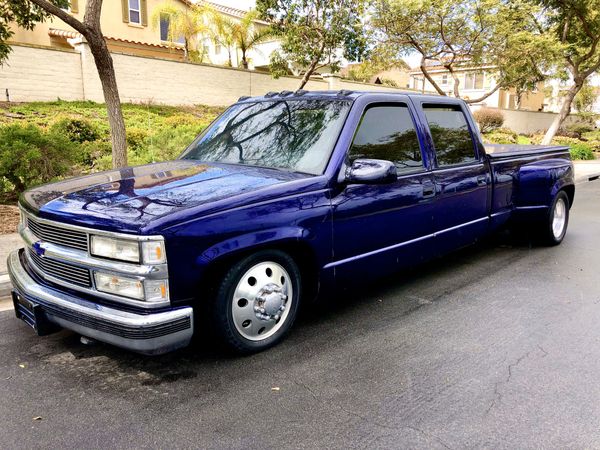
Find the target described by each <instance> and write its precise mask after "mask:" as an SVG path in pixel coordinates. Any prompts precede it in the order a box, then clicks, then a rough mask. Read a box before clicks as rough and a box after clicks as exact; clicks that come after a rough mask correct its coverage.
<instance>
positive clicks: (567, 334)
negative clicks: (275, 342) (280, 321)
mask: <svg viewBox="0 0 600 450" xmlns="http://www.w3.org/2000/svg"><path fill="white" fill-rule="evenodd" d="M599 279H600V182H590V183H585V184H582V185H579V186H578V191H577V194H576V201H575V205H574V207H573V209H572V216H571V224H570V230H569V233H568V235H567V237H566V239H565V241H564V243H563V244H562V245H561V246H559V247H554V248H537V247H532V246H530V245H529V244H528V243H527V242H524V243H519V244H514V243H512V241H511V240H510V239H509V238H508V237H506V236H500V237H498V238H496V239H493V240H491V241H489V242H486V243H483V244H480V245H478V246H477V247H474V248H471V249H469V250H466V251H462V252H459V253H457V254H454V255H452V256H450V257H447V258H444V259H442V260H438V261H435V262H433V263H430V264H428V265H427V266H425V267H420V268H418V269H417V270H414V271H410V272H406V273H404V274H402V275H398V276H397V277H394V278H392V279H388V280H385V281H384V282H381V283H379V284H377V285H376V286H374V287H373V286H372V287H370V288H367V289H365V290H364V291H363V292H355V293H352V294H350V293H346V294H341V295H340V298H338V299H336V300H335V301H333V302H331V303H330V304H328V305H327V306H326V307H318V308H317V307H315V308H313V310H311V311H309V312H308V313H307V314H305V315H304V317H303V318H302V319H301V320H300V322H299V323H298V324H297V325H296V326H295V329H294V330H293V333H292V334H291V335H290V336H289V338H288V339H287V340H286V341H285V342H284V343H283V344H282V345H280V346H278V347H276V348H274V349H272V350H270V351H268V352H265V353H261V354H258V355H254V356H251V357H243V358H241V357H230V356H225V355H223V354H220V353H218V352H216V351H213V350H211V349H210V345H209V343H207V344H205V345H204V346H196V347H194V348H190V349H185V350H182V351H179V352H176V353H173V354H169V355H165V356H162V357H155V358H149V357H142V356H138V355H134V354H131V353H126V352H124V351H121V350H117V349H114V348H112V347H109V346H104V345H97V346H92V347H86V346H83V345H82V344H80V343H79V340H78V337H77V336H76V335H73V334H71V333H69V332H61V333H58V334H55V335H52V336H48V337H45V338H38V337H36V336H34V335H33V333H32V332H31V331H30V330H29V329H28V328H27V326H26V325H24V324H22V323H21V322H19V321H17V320H16V319H15V318H14V317H13V313H12V311H4V312H0V417H1V418H0V421H1V424H0V429H1V430H2V432H1V433H2V437H1V443H0V447H4V448H22V447H30V448H44V447H45V448H50V447H52V448H61V447H65V448H90V447H95V448H126V447H162V448H172V447H195V448H284V447H285V448H315V447H321V448H323V447H328V448H344V449H345V448H409V447H410V448H428V449H429V448H465V447H467V448H482V447H486V448H524V447H528V448H533V447H535V448H542V447H546V448H547V447H552V448H571V447H574V448H584V447H585V448H600V426H599V424H600V326H599V324H600V283H599V281H598V280H599Z"/></svg>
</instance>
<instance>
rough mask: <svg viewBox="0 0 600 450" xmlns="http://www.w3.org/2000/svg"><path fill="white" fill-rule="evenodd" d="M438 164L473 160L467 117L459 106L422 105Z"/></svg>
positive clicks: (443, 164)
mask: <svg viewBox="0 0 600 450" xmlns="http://www.w3.org/2000/svg"><path fill="white" fill-rule="evenodd" d="M423 110H424V111H425V116H426V117H427V122H428V123H429V130H430V131H431V137H432V138H433V145H434V146H435V153H436V156H437V162H438V166H448V165H452V164H464V163H468V162H473V161H475V148H474V146H473V140H472V138H471V133H470V131H469V126H468V125H467V119H466V118H465V115H464V113H463V112H462V111H461V109H460V108H459V107H448V106H441V105H440V106H434V105H424V106H423Z"/></svg>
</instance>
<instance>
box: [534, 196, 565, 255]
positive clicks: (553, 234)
mask: <svg viewBox="0 0 600 450" xmlns="http://www.w3.org/2000/svg"><path fill="white" fill-rule="evenodd" d="M561 203H562V206H561V205H560V204H561ZM557 205H558V206H557ZM569 208H570V205H569V196H568V195H567V193H566V192H565V191H558V193H557V194H556V197H554V201H553V202H552V205H551V206H550V209H549V211H548V214H547V217H546V219H545V220H544V222H543V223H542V224H541V226H542V229H541V232H542V243H543V244H545V245H548V246H554V245H559V244H560V243H561V242H562V241H563V239H564V238H565V235H566V234H567V227H568V226H569ZM559 211H562V214H564V225H563V226H562V230H561V231H560V232H557V230H555V229H554V227H553V223H554V218H555V216H556V215H557V213H558V212H559Z"/></svg>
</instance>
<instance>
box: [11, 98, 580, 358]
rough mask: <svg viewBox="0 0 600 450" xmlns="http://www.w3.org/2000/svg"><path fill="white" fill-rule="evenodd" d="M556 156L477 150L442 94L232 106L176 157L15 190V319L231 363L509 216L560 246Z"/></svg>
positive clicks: (560, 168)
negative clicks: (224, 350) (207, 341)
mask: <svg viewBox="0 0 600 450" xmlns="http://www.w3.org/2000/svg"><path fill="white" fill-rule="evenodd" d="M574 195H575V187H574V182H573V165H572V163H571V160H570V156H569V151H568V148H566V147H542V146H527V147H525V146H488V147H486V146H484V145H483V144H482V141H481V138H480V135H479V132H478V130H477V127H476V124H475V122H474V121H473V117H472V116H471V113H470V111H469V108H468V107H467V105H466V104H465V103H464V102H463V101H461V100H459V99H453V98H446V97H440V96H426V95H417V94H408V93H407V94H404V93H402V94H396V93H373V92H370V93H368V92H349V91H340V92H310V93H309V92H304V91H297V92H287V91H286V92H281V93H269V94H267V95H265V96H263V97H256V98H241V99H240V100H239V101H238V102H237V103H236V104H234V105H233V106H231V107H230V108H229V109H227V110H226V111H225V112H224V113H223V114H222V115H221V116H220V117H218V118H217V119H216V120H215V121H214V122H213V123H212V124H211V125H210V126H209V127H208V128H207V129H206V130H205V131H204V132H203V133H202V134H201V135H200V136H198V138H197V139H196V140H195V141H194V142H193V143H192V144H191V145H190V146H189V147H188V148H187V149H186V150H185V151H184V152H183V154H182V155H181V156H180V158H179V159H177V160H175V161H169V162H163V163H156V164H150V165H145V166H140V167H127V168H123V169H119V170H111V171H108V172H103V173H96V174H92V175H89V176H84V177H80V178H75V179H70V180H65V181H60V182H57V183H52V184H48V185H44V186H40V187H36V188H34V189H31V190H29V191H27V192H25V193H24V194H23V195H22V196H21V198H20V201H19V204H20V209H21V222H20V224H19V232H20V233H21V235H22V237H23V239H24V241H25V248H24V249H21V250H19V251H16V252H14V253H12V254H11V255H10V257H9V259H8V267H9V272H10V277H11V279H12V282H13V285H14V291H13V300H14V306H15V312H16V315H17V317H18V318H20V319H22V320H23V321H25V322H26V323H27V324H29V325H30V326H31V327H33V328H34V329H35V330H36V331H37V333H38V334H40V335H43V334H48V333H51V332H54V331H56V330H57V329H60V328H67V329H70V330H73V331H75V332H76V333H79V334H81V335H82V336H85V337H87V338H90V339H96V340H99V341H103V342H107V343H110V344H113V345H116V346H120V347H123V348H126V349H130V350H133V351H136V352H140V353H146V354H158V353H164V352H167V351H170V350H173V349H176V348H179V347H182V346H185V345H187V344H188V343H189V342H190V340H191V339H192V336H193V334H194V332H199V331H203V330H204V328H205V327H211V328H212V331H213V332H214V333H215V335H216V336H218V338H219V339H220V341H221V342H222V343H224V344H226V345H227V346H229V347H230V348H231V349H233V350H236V351H238V352H241V353H251V352H256V351H260V350H263V349H266V348H268V347H270V346H272V345H274V344H276V343H278V342H280V341H281V340H282V338H283V337H284V336H285V335H286V333H287V332H288V331H289V330H290V328H291V326H292V324H293V323H294V319H295V318H296V316H297V314H298V310H299V308H300V307H301V305H302V304H310V305H314V303H312V302H313V301H314V300H316V299H317V298H319V297H321V298H322V297H326V296H327V295H328V293H331V292H332V291H333V290H335V289H336V286H337V288H338V289H339V287H340V286H350V285H352V284H353V283H357V282H360V283H365V282H367V281H368V280H372V279H373V278H375V277H380V276H383V275H386V274H390V273H394V272H398V271H399V270H400V269H402V268H404V267H407V266H411V265H415V264H417V263H420V262H423V261H426V260H429V259H431V258H435V257H438V256H441V255H444V254H446V253H448V252H450V251H452V250H455V249H458V248H460V247H464V246H467V245H469V244H472V243H474V242H475V241H477V240H478V239H480V238H482V237H484V236H486V235H488V234H489V233H492V232H494V231H495V230H498V229H499V228H501V227H503V226H507V225H509V224H520V226H524V227H527V228H528V229H529V230H530V231H533V233H534V234H535V235H536V236H538V237H540V238H541V239H542V240H543V241H544V242H545V243H546V244H548V245H556V244H559V243H560V242H561V241H562V240H563V237H564V236H565V233H566V230H567V225H568V219H569V209H570V207H571V205H572V204H573V198H574Z"/></svg>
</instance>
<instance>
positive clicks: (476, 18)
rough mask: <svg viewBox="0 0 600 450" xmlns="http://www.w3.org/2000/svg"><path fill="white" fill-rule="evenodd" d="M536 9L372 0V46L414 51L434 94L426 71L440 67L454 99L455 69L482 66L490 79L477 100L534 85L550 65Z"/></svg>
mask: <svg viewBox="0 0 600 450" xmlns="http://www.w3.org/2000/svg"><path fill="white" fill-rule="evenodd" d="M541 13H542V11H541V9H540V8H539V7H538V6H536V5H534V4H532V3H530V2H527V1H526V0H517V1H507V0H466V1H462V0H378V1H377V3H376V4H375V11H374V14H373V25H374V27H375V29H376V34H375V36H376V39H377V43H378V48H380V49H383V50H382V51H384V52H387V53H388V54H389V56H390V57H391V58H396V59H399V58H400V57H402V56H407V55H409V54H413V53H417V54H419V55H420V57H421V62H420V69H421V72H422V73H423V76H424V77H425V79H427V81H428V82H429V83H430V84H431V85H432V86H433V88H434V89H435V90H436V91H437V92H438V93H439V94H440V95H446V92H444V90H443V89H442V88H441V87H440V86H439V85H438V83H437V82H436V81H435V80H434V79H433V77H432V76H431V75H430V73H429V71H430V69H431V67H436V68H444V69H446V70H447V71H448V73H449V74H450V76H451V77H452V79H453V94H454V96H455V97H460V78H459V75H458V73H459V72H460V71H464V70H468V69H479V68H481V67H485V68H487V69H488V70H491V71H493V72H494V74H495V75H494V78H495V83H494V85H493V86H490V88H489V90H488V91H487V92H485V93H484V94H483V95H482V96H481V97H479V98H473V99H466V101H467V102H468V103H478V102H481V101H483V100H485V99H486V98H488V97H489V96H490V95H492V94H493V93H494V92H496V91H497V90H499V89H502V88H510V87H523V86H531V85H535V84H536V83H538V82H539V81H542V80H543V79H544V78H545V76H546V73H547V72H548V71H549V70H550V68H551V67H552V63H553V62H554V61H555V58H556V54H557V51H558V47H559V45H558V43H557V42H556V40H555V36H554V35H553V34H552V33H551V32H549V31H547V30H544V29H541V28H540V26H539V23H538V20H537V19H538V18H539V16H540V15H541Z"/></svg>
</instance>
